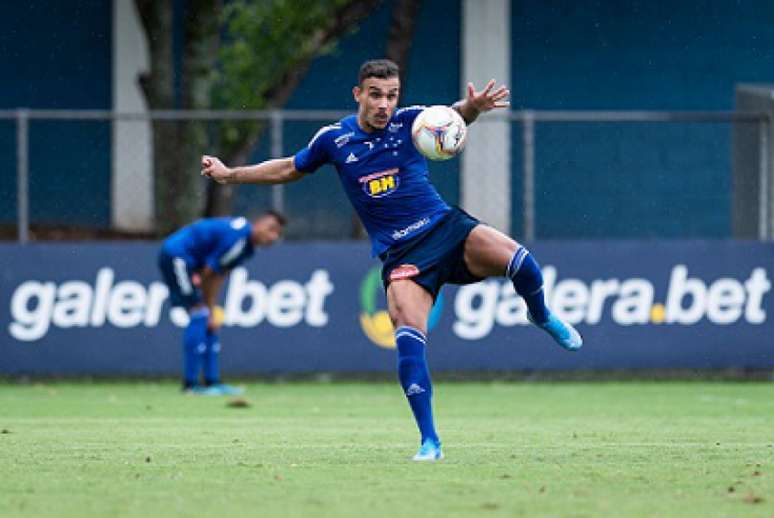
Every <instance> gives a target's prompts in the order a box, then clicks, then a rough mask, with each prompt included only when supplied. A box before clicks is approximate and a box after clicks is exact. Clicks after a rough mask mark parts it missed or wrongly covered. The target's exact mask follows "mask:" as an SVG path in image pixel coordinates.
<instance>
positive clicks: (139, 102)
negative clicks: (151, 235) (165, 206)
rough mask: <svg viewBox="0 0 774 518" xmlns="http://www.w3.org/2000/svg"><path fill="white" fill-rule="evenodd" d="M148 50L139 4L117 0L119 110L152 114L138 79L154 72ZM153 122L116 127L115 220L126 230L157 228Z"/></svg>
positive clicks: (115, 33) (115, 93)
mask: <svg viewBox="0 0 774 518" xmlns="http://www.w3.org/2000/svg"><path fill="white" fill-rule="evenodd" d="M148 67H149V58H148V45H147V42H146V41H145V33H144V31H143V30H142V26H141V25H140V19H139V16H138V14H137V10H136V8H135V5H134V1H133V0H113V110H114V111H118V112H145V111H147V110H148V108H147V104H146V102H145V97H144V96H143V94H142V91H141V89H140V86H139V83H138V81H137V78H138V75H139V74H140V73H141V72H144V71H146V70H148ZM152 135H153V134H152V131H151V124H150V121H119V122H115V123H114V124H113V167H112V177H111V221H112V226H113V227H114V228H118V229H121V230H134V231H146V230H151V229H152V228H153V140H152Z"/></svg>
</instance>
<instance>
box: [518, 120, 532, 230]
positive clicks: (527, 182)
mask: <svg viewBox="0 0 774 518" xmlns="http://www.w3.org/2000/svg"><path fill="white" fill-rule="evenodd" d="M521 131H522V147H523V149H522V160H523V167H524V193H523V204H524V206H523V207H522V213H523V215H524V236H523V239H524V241H527V242H530V241H534V240H535V114H534V113H533V112H532V111H530V110H526V111H524V117H523V119H522V123H521Z"/></svg>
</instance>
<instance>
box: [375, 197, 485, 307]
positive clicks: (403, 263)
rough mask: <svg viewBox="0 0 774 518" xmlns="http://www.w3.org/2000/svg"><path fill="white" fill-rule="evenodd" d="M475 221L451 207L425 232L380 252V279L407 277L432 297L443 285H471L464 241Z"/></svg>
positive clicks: (388, 281)
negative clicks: (381, 264)
mask: <svg viewBox="0 0 774 518" xmlns="http://www.w3.org/2000/svg"><path fill="white" fill-rule="evenodd" d="M478 224H479V221H478V220H477V219H476V218H474V217H473V216H471V215H470V214H468V213H467V212H465V211H463V210H462V209H459V208H457V207H454V208H452V210H451V211H449V213H448V214H447V215H446V216H444V217H443V219H442V220H441V221H439V222H438V223H437V224H436V225H435V226H434V227H433V228H431V229H430V230H428V231H427V232H425V233H423V234H421V235H419V236H417V237H415V238H413V239H411V240H409V241H407V242H405V243H401V244H400V245H397V246H394V247H392V248H390V249H389V250H387V251H386V252H384V253H383V254H381V255H380V256H379V258H380V259H381V260H382V263H383V266H382V282H383V283H384V289H385V290H386V289H387V286H389V284H390V282H391V281H395V280H400V279H410V280H412V281H414V282H416V283H417V284H419V285H420V286H422V287H423V288H424V289H426V290H427V291H428V292H429V293H430V294H431V295H432V296H433V300H435V298H436V297H437V296H438V292H439V291H440V290H441V287H442V286H443V285H444V284H447V283H449V284H472V283H474V282H478V281H480V280H481V278H479V277H476V276H475V275H473V274H472V273H470V270H468V267H467V265H466V264H465V240H466V239H467V238H468V234H470V231H471V230H473V229H474V228H475V227H476V225H478Z"/></svg>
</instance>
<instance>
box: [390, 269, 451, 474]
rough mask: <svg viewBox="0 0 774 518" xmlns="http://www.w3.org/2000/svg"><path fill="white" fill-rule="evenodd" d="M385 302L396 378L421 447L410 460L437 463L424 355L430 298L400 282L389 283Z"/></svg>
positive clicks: (438, 446)
mask: <svg viewBox="0 0 774 518" xmlns="http://www.w3.org/2000/svg"><path fill="white" fill-rule="evenodd" d="M387 303H388V307H389V311H390V318H391V319H392V323H393V325H394V326H395V342H396V346H397V349H398V378H399V379H400V384H401V386H402V387H403V393H404V394H406V399H407V400H408V402H409V405H410V406H411V411H412V412H413V414H414V419H415V420H416V422H417V427H418V428H419V433H420V434H421V446H420V448H419V451H418V452H417V454H416V455H415V456H414V460H417V461H434V460H440V459H442V458H443V453H441V441H440V439H439V438H438V434H437V433H436V431H435V424H434V423H433V407H432V396H433V386H432V383H431V381H430V371H429V369H428V367H427V359H426V356H425V347H426V345H427V337H426V333H427V317H428V315H429V314H430V309H431V308H432V306H433V298H432V296H431V295H430V294H429V293H428V292H427V291H425V289H424V288H422V287H421V286H419V285H418V284H416V283H415V282H413V281H410V280H407V279H403V280H398V281H393V282H391V283H390V285H389V287H388V288H387Z"/></svg>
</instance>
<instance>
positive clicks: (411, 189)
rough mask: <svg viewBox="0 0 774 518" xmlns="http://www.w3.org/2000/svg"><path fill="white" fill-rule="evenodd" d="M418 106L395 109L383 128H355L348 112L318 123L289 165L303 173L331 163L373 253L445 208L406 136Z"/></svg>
mask: <svg viewBox="0 0 774 518" xmlns="http://www.w3.org/2000/svg"><path fill="white" fill-rule="evenodd" d="M423 109H424V107H423V106H411V107H408V108H401V109H398V110H396V111H395V112H394V113H393V115H392V118H391V119H390V122H389V123H388V124H387V126H386V127H385V128H384V129H383V130H378V131H374V132H372V133H366V132H365V131H363V130H362V129H360V126H358V123H357V116H355V115H351V116H349V117H346V118H344V119H342V120H341V121H339V122H338V123H336V124H332V125H330V126H324V127H323V128H321V129H320V131H318V132H317V134H316V135H315V136H314V137H313V138H312V140H311V141H310V142H309V145H308V146H307V147H306V148H304V149H302V150H301V151H299V152H298V153H297V154H296V155H295V167H296V169H297V170H298V171H301V172H303V173H312V172H314V171H315V170H316V169H317V168H318V167H320V166H322V165H323V164H333V165H334V166H335V167H336V170H337V171H338V173H339V179H340V180H341V184H342V185H343V186H344V191H345V192H346V193H347V196H348V197H349V200H350V201H351V202H352V205H353V207H355V210H356V211H357V213H358V215H359V216H360V219H361V221H362V222H363V225H364V226H365V228H366V230H367V231H368V235H369V236H370V237H371V252H372V253H373V255H379V254H381V253H382V252H384V251H386V250H387V249H389V248H390V247H391V246H393V245H394V244H397V243H400V242H402V241H405V240H407V239H410V238H413V237H416V236H418V235H419V234H422V233H424V232H427V231H428V230H430V229H431V228H433V226H435V224H436V223H438V221H439V220H440V219H441V218H442V217H443V216H444V215H445V214H446V213H447V212H449V210H450V207H449V206H448V205H447V204H446V202H445V201H443V199H441V196H440V195H439V194H438V191H436V189H435V187H434V186H433V184H432V183H430V178H429V175H428V170H427V162H426V161H425V158H424V157H423V156H422V155H420V154H419V152H418V151H417V150H416V148H415V147H414V145H413V143H412V142H411V124H412V123H413V122H414V119H415V118H416V116H417V115H418V114H419V112H421V111H422V110H423Z"/></svg>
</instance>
